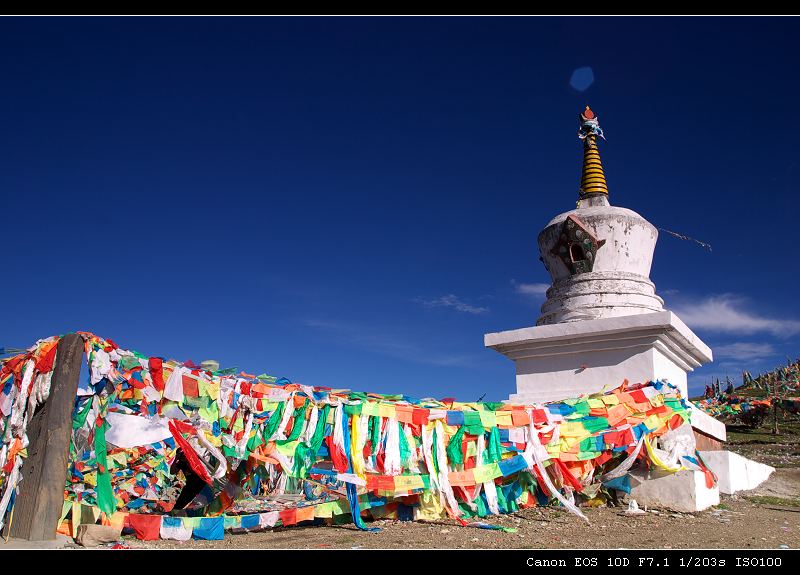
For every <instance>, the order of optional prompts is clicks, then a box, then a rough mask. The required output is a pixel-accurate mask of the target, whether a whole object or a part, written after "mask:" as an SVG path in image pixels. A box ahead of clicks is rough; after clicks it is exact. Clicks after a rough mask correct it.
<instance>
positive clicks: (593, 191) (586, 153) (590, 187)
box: [578, 106, 608, 200]
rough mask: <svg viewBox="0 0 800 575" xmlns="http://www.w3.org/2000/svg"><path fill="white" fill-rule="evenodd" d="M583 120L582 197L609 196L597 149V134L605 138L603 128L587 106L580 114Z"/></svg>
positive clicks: (580, 133) (579, 131) (581, 120)
mask: <svg viewBox="0 0 800 575" xmlns="http://www.w3.org/2000/svg"><path fill="white" fill-rule="evenodd" d="M579 119H580V122H581V127H580V130H578V137H579V138H580V139H581V140H583V171H582V172H581V188H580V190H579V193H580V199H581V200H583V199H586V198H590V197H592V196H597V195H599V194H605V195H606V196H608V185H607V184H606V175H605V174H604V173H603V164H602V162H600V152H599V151H598V149H597V136H600V137H601V138H603V139H604V140H605V137H604V136H603V130H601V129H600V123H599V121H598V119H597V117H596V116H595V115H594V112H592V111H591V110H590V109H589V106H586V109H585V110H584V111H583V112H582V113H581V114H580V115H579Z"/></svg>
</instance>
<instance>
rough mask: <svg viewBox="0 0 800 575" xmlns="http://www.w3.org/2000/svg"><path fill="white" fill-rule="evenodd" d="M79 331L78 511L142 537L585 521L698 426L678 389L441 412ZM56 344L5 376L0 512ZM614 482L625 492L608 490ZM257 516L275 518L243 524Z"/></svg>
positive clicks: (69, 486) (636, 389) (410, 401)
mask: <svg viewBox="0 0 800 575" xmlns="http://www.w3.org/2000/svg"><path fill="white" fill-rule="evenodd" d="M79 333H80V335H81V336H82V337H83V338H84V341H85V351H86V362H87V363H86V365H87V373H88V377H87V379H86V380H85V381H81V382H80V383H79V391H78V395H77V397H76V400H75V410H74V414H73V415H74V423H73V441H72V452H71V461H70V466H69V471H68V477H67V478H65V479H66V497H67V500H68V501H71V502H75V503H80V504H82V505H88V506H91V507H94V508H99V510H100V511H101V512H100V513H99V520H100V521H108V522H114V521H117V522H119V521H120V517H126V519H125V521H127V523H128V525H129V527H130V528H132V529H133V530H134V531H136V532H137V533H138V534H140V535H141V536H142V537H144V538H152V537H172V538H186V537H187V533H189V530H190V528H191V533H192V536H193V537H194V536H197V537H203V538H211V539H213V538H217V537H220V536H221V533H222V531H221V530H220V525H221V526H222V529H224V528H225V527H226V526H227V527H228V528H231V529H245V530H249V529H253V528H255V527H256V525H257V526H258V527H259V528H264V527H271V526H274V525H277V524H282V525H293V524H296V523H300V522H303V521H310V520H324V521H333V522H341V521H344V520H347V518H348V517H349V520H350V521H353V522H355V523H356V525H357V526H359V527H360V528H362V529H368V527H367V526H366V524H365V523H364V522H363V520H362V518H363V519H369V518H373V519H376V518H387V517H394V518H402V519H419V520H436V519H440V518H443V517H448V516H449V517H452V518H454V519H456V520H458V521H459V522H460V523H461V524H462V525H467V524H468V523H467V522H466V521H465V520H466V519H469V518H473V517H486V516H489V515H493V514H497V513H511V512H514V511H516V510H517V509H520V508H524V507H532V506H535V505H537V504H538V505H544V504H547V503H549V502H550V501H558V502H560V504H561V505H563V506H565V507H566V508H567V509H569V510H570V511H571V512H573V513H575V514H576V515H579V516H582V517H583V514H582V513H581V511H580V509H579V508H578V507H577V505H576V494H577V495H579V496H580V494H581V493H583V492H584V491H585V492H587V497H593V498H594V497H596V496H597V494H598V489H599V490H602V489H607V488H610V487H609V486H610V485H616V483H614V481H616V480H617V479H619V478H618V477H617V475H620V474H621V475H624V473H626V472H627V469H628V468H629V467H630V466H631V465H632V464H633V463H634V462H643V464H645V465H650V464H652V461H651V460H652V457H651V455H652V454H654V453H655V452H654V451H653V450H652V449H651V448H650V446H651V442H652V441H653V440H654V438H657V437H659V436H660V435H662V434H663V433H666V432H667V431H669V430H671V429H675V428H677V427H679V426H681V425H683V424H685V423H686V422H688V421H689V413H690V412H689V410H688V409H687V405H686V403H685V402H684V400H683V399H682V398H681V397H680V394H679V392H678V390H677V389H676V388H674V387H673V386H670V385H668V384H664V383H660V382H657V381H656V382H648V383H645V384H639V385H628V384H627V382H625V383H623V384H622V385H621V386H620V387H618V388H617V389H614V390H612V391H608V392H605V393H598V394H594V395H589V396H583V397H579V398H572V399H567V400H564V401H560V402H553V403H548V404H544V405H514V404H505V403H480V402H475V403H461V402H456V401H448V402H443V401H438V400H435V399H431V398H415V397H409V396H407V395H381V394H375V393H364V392H354V391H350V390H344V389H330V388H323V387H310V386H306V385H301V384H297V383H291V382H290V381H289V380H286V379H280V380H279V379H277V378H275V377H271V376H267V375H260V376H254V375H250V374H246V373H240V374H238V375H236V374H234V373H231V370H224V371H215V372H211V371H206V370H204V369H201V368H199V367H197V366H195V365H194V364H193V363H191V362H186V363H180V362H177V361H174V360H166V359H163V358H157V357H148V356H145V355H142V354H140V353H138V352H135V351H129V350H125V349H121V348H120V347H119V346H117V344H115V343H114V342H113V341H111V340H104V339H102V338H99V337H97V336H95V335H93V334H91V333H87V332H79ZM58 340H59V338H58V337H54V338H49V339H46V340H40V341H39V342H37V343H36V344H35V345H34V346H32V347H31V348H30V349H28V350H27V351H26V352H25V353H22V354H19V355H16V356H14V357H11V358H8V359H4V360H2V364H0V390H1V391H0V407H2V409H3V411H2V413H3V420H2V425H3V444H2V451H0V468H2V472H0V490H2V494H3V498H2V500H0V505H3V504H4V502H6V503H7V498H6V494H8V493H10V492H11V491H12V490H13V489H15V487H16V485H17V484H18V482H19V479H20V477H19V467H20V466H21V461H22V460H23V458H24V457H25V455H26V452H25V447H26V446H27V437H26V436H25V429H26V426H27V418H28V416H29V414H30V413H31V411H30V409H31V406H34V408H35V405H36V402H37V401H40V398H42V397H44V396H46V393H47V392H48V390H49V377H48V376H49V375H50V373H51V372H52V369H53V367H52V366H53V363H52V360H53V356H54V352H53V350H54V349H55V346H56V344H57V343H58ZM40 367H41V369H42V370H47V371H40ZM37 386H38V387H37ZM32 391H34V392H35V393H34V395H33V396H32V395H31V392H32ZM30 397H33V399H30V400H29V398H30ZM136 418H144V419H145V420H146V421H145V422H143V423H142V424H140V422H139V421H138V420H137V419H136ZM134 421H135V424H133V423H130V424H129V423H127V422H134ZM165 428H166V430H165ZM143 430H147V432H146V433H145V432H144V431H143ZM166 431H168V432H169V436H168V435H167V433H166ZM137 433H139V434H140V436H141V440H140V441H142V443H143V444H142V445H135V444H136V443H137V441H136V439H135V438H136V436H137ZM110 438H117V441H119V442H120V443H122V444H123V445H115V444H113V443H112V442H110V441H109V439H110ZM144 442H147V443H144ZM642 445H645V446H647V447H648V449H642ZM179 452H182V453H183V454H184V456H185V457H186V459H187V461H188V462H189V465H190V467H191V470H192V473H193V474H195V475H197V476H198V477H200V478H201V479H202V481H203V482H204V483H205V484H206V485H205V487H203V488H202V490H201V491H200V493H199V494H198V495H197V497H196V498H195V499H194V501H192V503H191V504H190V505H189V507H188V508H187V510H186V515H187V517H170V516H168V515H165V514H166V513H169V512H170V511H171V510H172V508H173V506H174V505H175V501H176V499H177V497H178V495H179V493H180V491H181V489H182V488H183V485H184V482H185V481H186V478H185V474H184V472H183V471H180V472H177V475H176V474H173V472H172V471H171V466H172V464H173V462H174V461H175V458H176V456H177V455H178V453H179ZM621 463H623V467H622V470H623V471H624V472H618V473H614V471H613V470H614V469H615V468H616V467H617V466H618V465H620V464H621ZM603 477H605V478H616V479H610V481H608V482H607V483H608V485H601V486H599V487H598V483H599V482H600V480H601V478H603ZM592 482H595V485H592ZM617 482H618V483H619V481H617ZM622 483H624V482H622ZM622 483H620V485H621V484H622ZM589 486H591V489H589ZM589 493H590V494H589ZM264 496H270V497H271V498H272V499H270V500H269V501H267V500H266V499H263V498H264ZM280 497H285V498H287V500H286V501H285V502H284V503H279V498H280ZM259 498H261V499H259ZM276 498H278V499H276ZM247 501H251V502H255V501H264V505H265V508H264V509H263V510H259V511H258V513H255V512H253V513H245V514H241V515H231V512H232V511H233V510H234V509H236V508H237V505H239V503H240V502H241V503H244V502H247ZM240 507H241V506H240ZM254 511H255V510H254ZM6 512H7V509H6V508H5V507H4V508H2V509H0V518H2V517H3V515H4V514H5V513H6ZM226 513H227V515H226ZM126 514H127V515H126ZM223 517H224V519H223ZM256 517H257V519H256ZM217 518H219V519H220V521H221V523H220V521H216V519H217ZM178 520H179V521H178ZM206 520H210V521H206ZM78 521H80V519H78ZM153 521H155V523H153Z"/></svg>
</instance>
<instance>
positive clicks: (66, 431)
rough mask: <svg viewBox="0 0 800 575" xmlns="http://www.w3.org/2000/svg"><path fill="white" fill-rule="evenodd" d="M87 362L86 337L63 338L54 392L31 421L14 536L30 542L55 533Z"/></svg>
mask: <svg viewBox="0 0 800 575" xmlns="http://www.w3.org/2000/svg"><path fill="white" fill-rule="evenodd" d="M82 361H83V338H81V336H79V335H78V334H76V333H70V334H68V335H65V336H64V337H63V338H61V341H59V342H58V352H57V354H56V363H55V366H54V368H53V369H54V371H53V378H52V380H51V383H50V396H49V397H48V398H47V400H46V401H45V402H44V404H43V405H41V406H40V407H39V408H38V409H37V410H36V413H35V414H33V415H32V416H29V417H30V419H29V421H28V441H29V445H28V457H27V459H26V460H25V463H24V464H23V466H22V470H21V471H22V477H23V479H22V481H21V482H20V484H19V492H18V494H17V501H16V504H15V507H14V510H15V513H14V523H13V525H12V526H11V536H12V537H15V538H18V539H27V540H29V541H41V540H49V539H55V538H56V529H58V519H59V517H60V516H61V509H62V507H63V504H64V486H65V484H66V481H67V466H68V465H69V444H70V438H71V437H72V411H73V409H74V407H75V396H76V394H77V392H78V379H79V377H80V373H81V362H82Z"/></svg>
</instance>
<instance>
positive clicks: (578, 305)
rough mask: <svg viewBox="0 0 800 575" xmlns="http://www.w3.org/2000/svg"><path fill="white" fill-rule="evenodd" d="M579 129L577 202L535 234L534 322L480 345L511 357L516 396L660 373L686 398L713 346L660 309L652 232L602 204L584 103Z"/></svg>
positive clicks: (586, 388)
mask: <svg viewBox="0 0 800 575" xmlns="http://www.w3.org/2000/svg"><path fill="white" fill-rule="evenodd" d="M578 135H579V137H580V139H581V140H582V141H583V172H582V175H581V185H580V189H579V194H578V196H579V199H578V204H577V208H576V209H574V210H571V211H568V212H565V213H563V214H560V215H558V216H556V217H555V218H553V219H552V220H550V222H549V223H548V224H547V225H546V226H545V227H544V229H543V230H542V231H541V232H540V233H539V238H538V244H539V251H540V255H541V258H540V259H541V260H542V262H543V263H544V265H545V267H546V268H547V270H548V272H549V273H550V277H551V278H552V287H550V289H548V290H547V301H545V302H544V304H543V305H542V309H541V315H540V317H539V318H538V320H537V322H536V325H535V326H533V327H525V328H522V329H515V330H511V331H503V332H499V333H489V334H486V335H485V337H484V342H485V345H486V346H487V347H491V348H492V349H495V350H496V351H498V352H500V353H502V354H503V355H505V356H507V357H509V358H511V359H513V360H514V362H515V364H516V368H517V376H516V379H517V392H516V393H515V394H513V395H511V397H510V401H513V402H515V403H516V402H519V403H534V402H543V401H552V400H559V399H564V398H567V397H577V396H579V395H582V394H585V393H592V392H596V391H599V390H601V389H603V388H606V389H611V388H614V387H617V386H619V385H620V384H622V383H623V381H625V380H628V381H629V382H631V383H639V382H646V381H651V380H655V379H659V380H661V381H665V380H666V381H669V383H672V384H673V385H675V386H677V387H678V388H679V389H680V390H681V392H682V394H683V396H684V397H688V389H687V373H688V372H690V371H692V370H694V369H695V368H697V367H699V366H701V365H703V364H704V363H708V362H710V361H711V360H712V353H711V349H709V347H708V346H707V345H706V344H705V343H703V342H702V341H701V340H700V338H699V337H697V336H696V335H695V334H694V333H693V332H692V330H690V329H689V328H688V327H686V325H685V324H684V323H683V322H682V321H681V320H680V319H679V318H678V317H677V316H676V315H675V314H674V313H673V312H671V311H667V310H665V309H664V301H663V300H662V299H661V298H660V297H659V296H658V295H657V294H656V289H655V285H654V284H653V282H652V281H650V267H651V265H652V263H653V252H654V250H655V247H656V241H657V239H658V230H657V229H656V228H655V226H653V225H652V224H651V223H650V222H648V221H647V220H646V219H644V218H643V217H642V216H640V215H639V214H637V213H636V212H634V211H632V210H629V209H626V208H621V207H616V206H612V205H611V204H610V203H609V199H608V186H607V184H606V178H605V174H604V171H603V165H602V163H601V161H600V154H599V152H598V148H597V142H598V138H602V137H603V132H602V130H601V129H600V125H599V122H598V119H597V117H595V115H594V113H593V112H592V111H591V110H590V109H589V107H588V106H587V107H586V110H585V111H584V112H583V113H582V114H580V130H579V132H578ZM698 413H700V412H698ZM706 419H707V420H708V421H706ZM697 420H698V422H699V423H698V424H697V426H699V429H700V430H701V431H702V432H703V433H704V434H706V435H708V436H709V439H713V440H717V441H723V440H724V439H725V426H724V425H722V424H721V423H719V422H717V421H716V420H713V419H712V418H709V417H708V416H705V417H704V414H700V415H698V416H697ZM703 422H705V423H703Z"/></svg>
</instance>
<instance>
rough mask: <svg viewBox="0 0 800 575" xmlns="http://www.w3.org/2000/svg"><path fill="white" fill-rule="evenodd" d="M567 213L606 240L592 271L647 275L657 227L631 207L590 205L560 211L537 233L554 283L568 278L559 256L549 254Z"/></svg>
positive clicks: (599, 238)
mask: <svg viewBox="0 0 800 575" xmlns="http://www.w3.org/2000/svg"><path fill="white" fill-rule="evenodd" d="M570 214H574V215H575V216H577V217H578V218H579V219H580V220H581V221H582V222H583V223H584V224H586V227H587V228H589V229H590V230H591V231H592V233H593V234H594V235H595V237H596V238H597V239H598V240H606V243H605V245H603V246H602V247H601V248H600V249H599V250H597V255H596V257H595V262H594V267H593V270H592V271H593V272H604V271H606V272H609V271H611V272H617V271H621V272H629V273H633V274H636V275H639V276H643V277H645V278H647V277H649V276H650V267H651V266H652V264H653V252H654V251H655V247H656V241H657V240H658V230H657V229H656V228H655V227H654V226H653V225H652V224H651V223H650V222H648V221H647V220H645V219H644V218H643V217H642V216H640V215H639V214H637V213H636V212H634V211H633V210H629V209H627V208H620V207H617V206H593V207H588V208H580V209H577V210H572V211H569V212H565V213H563V214H559V215H558V216H556V217H555V218H553V219H552V220H550V222H549V223H548V224H547V226H546V227H545V229H544V230H542V232H541V233H540V234H539V238H538V243H539V249H540V251H541V254H542V258H543V259H544V261H545V263H546V267H547V268H548V270H549V271H550V275H551V277H552V279H553V283H555V282H557V281H558V280H561V279H566V278H568V277H570V272H569V269H567V266H566V265H565V264H564V262H562V261H561V258H559V257H557V256H554V255H552V254H551V253H550V252H551V250H552V249H553V246H555V245H556V244H557V243H558V237H559V235H560V233H561V226H562V224H563V222H564V220H566V219H567V216H569V215H570Z"/></svg>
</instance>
